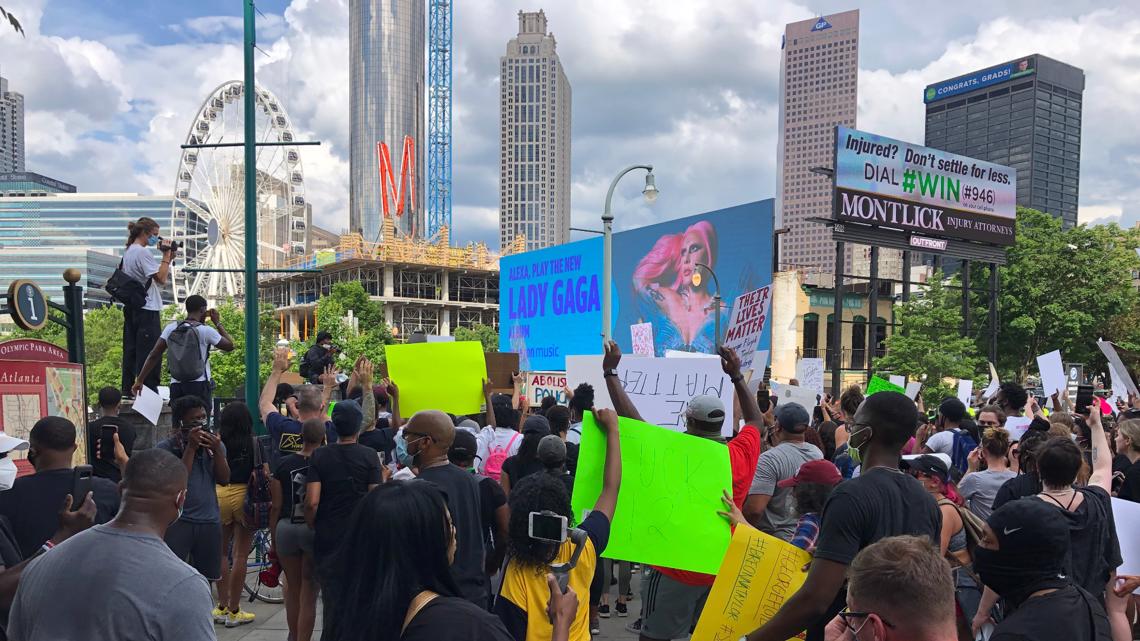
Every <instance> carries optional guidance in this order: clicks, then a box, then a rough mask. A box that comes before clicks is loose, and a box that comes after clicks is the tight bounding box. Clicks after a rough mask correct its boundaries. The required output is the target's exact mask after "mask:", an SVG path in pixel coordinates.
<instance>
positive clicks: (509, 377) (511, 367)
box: [400, 352, 525, 410]
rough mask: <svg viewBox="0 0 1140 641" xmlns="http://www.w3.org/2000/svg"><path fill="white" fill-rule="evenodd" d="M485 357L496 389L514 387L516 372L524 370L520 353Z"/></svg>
mask: <svg viewBox="0 0 1140 641" xmlns="http://www.w3.org/2000/svg"><path fill="white" fill-rule="evenodd" d="M484 358H485V359H486V361H487V380H489V381H491V385H492V386H493V387H494V388H495V389H513V388H514V386H515V382H514V378H513V376H514V373H515V372H521V371H522V370H521V369H519V355H518V354H516V353H515V352H487V354H486V355H485V357H484ZM524 369H525V368H524ZM401 391H402V390H401ZM401 400H403V398H402V397H401ZM400 409H401V410H402V409H403V407H401V408H400Z"/></svg>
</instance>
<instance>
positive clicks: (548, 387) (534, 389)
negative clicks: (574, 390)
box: [526, 372, 567, 407]
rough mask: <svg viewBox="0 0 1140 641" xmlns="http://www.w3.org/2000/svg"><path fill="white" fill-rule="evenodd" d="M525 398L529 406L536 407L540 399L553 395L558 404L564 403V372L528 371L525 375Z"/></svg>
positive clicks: (540, 402) (540, 401)
mask: <svg viewBox="0 0 1140 641" xmlns="http://www.w3.org/2000/svg"><path fill="white" fill-rule="evenodd" d="M526 382H527V398H529V399H530V405H531V407H538V406H539V405H540V404H542V399H544V398H547V397H554V400H556V401H558V404H559V405H565V404H566V401H567V399H566V389H565V388H566V374H565V373H564V372H530V373H529V374H527V377H526Z"/></svg>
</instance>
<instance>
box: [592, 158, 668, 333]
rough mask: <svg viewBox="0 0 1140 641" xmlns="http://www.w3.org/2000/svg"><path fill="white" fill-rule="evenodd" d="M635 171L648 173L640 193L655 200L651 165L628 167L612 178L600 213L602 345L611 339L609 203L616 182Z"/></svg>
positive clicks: (611, 260)
mask: <svg viewBox="0 0 1140 641" xmlns="http://www.w3.org/2000/svg"><path fill="white" fill-rule="evenodd" d="M635 169H644V170H646V171H648V172H649V174H648V175H647V176H646V177H645V191H643V192H641V193H642V194H644V195H645V199H646V200H647V201H649V202H650V203H652V202H653V201H654V200H656V199H657V187H656V185H655V184H654V182H653V165H630V166H629V167H626V168H625V169H623V170H621V171H620V172H619V173H618V175H616V176H614V179H613V182H611V183H610V190H609V191H608V192H606V209H605V211H603V212H602V239H603V240H602V343H603V346H604V344H605V343H608V342H609V341H610V339H611V338H612V336H611V335H610V334H611V329H612V327H613V300H612V296H613V293H612V292H611V291H610V289H611V288H610V282H611V281H612V280H613V271H614V240H613V235H614V234H613V227H614V214H613V211H612V210H611V209H610V202H611V201H612V200H613V197H614V189H616V188H617V184H618V181H619V180H621V179H622V176H625V175H626V174H628V173H629V172H631V171H633V170H635Z"/></svg>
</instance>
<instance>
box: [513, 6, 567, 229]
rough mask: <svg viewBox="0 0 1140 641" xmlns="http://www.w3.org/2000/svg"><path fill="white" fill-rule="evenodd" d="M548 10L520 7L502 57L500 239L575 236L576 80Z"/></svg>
mask: <svg viewBox="0 0 1140 641" xmlns="http://www.w3.org/2000/svg"><path fill="white" fill-rule="evenodd" d="M555 44H556V43H555V41H554V34H553V33H547V32H546V14H545V13H544V12H542V11H539V12H537V13H526V12H522V11H520V12H519V33H518V36H517V37H515V38H511V40H510V42H508V43H507V55H505V56H503V57H502V58H500V59H499V61H500V62H499V79H500V82H499V130H500V136H499V144H500V147H499V240H500V243H501V246H502V247H503V248H506V247H507V246H508V245H510V243H511V241H513V240H514V239H515V237H516V236H518V235H522V236H525V237H526V249H527V251H530V250H532V249H540V248H542V247H550V246H551V245H558V244H561V243H564V242H566V241H568V240H570V82H569V81H568V80H567V79H566V74H565V73H564V72H563V71H562V62H561V61H559V60H558V53H557V52H555Z"/></svg>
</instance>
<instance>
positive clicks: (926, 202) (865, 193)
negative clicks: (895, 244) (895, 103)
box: [835, 127, 1017, 245]
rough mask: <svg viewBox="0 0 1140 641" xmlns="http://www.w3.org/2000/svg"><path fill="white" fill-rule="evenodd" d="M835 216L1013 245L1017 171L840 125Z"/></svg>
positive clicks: (837, 140)
mask: <svg viewBox="0 0 1140 641" xmlns="http://www.w3.org/2000/svg"><path fill="white" fill-rule="evenodd" d="M835 188H836V196H835V201H836V202H835V218H836V219H838V220H840V221H850V222H857V223H863V224H867V225H872V226H876V227H892V228H896V229H901V230H904V231H907V232H913V233H917V234H919V235H921V236H931V237H934V238H948V239H953V240H969V241H978V242H983V243H988V244H992V245H1012V244H1013V234H1014V226H1015V223H1014V218H1015V216H1016V211H1017V172H1016V170H1014V169H1012V168H1010V167H1005V166H1003V165H995V164H993V163H990V162H986V161H983V160H977V159H974V158H968V157H966V156H959V155H957V154H951V153H948V152H945V151H941V150H938V149H931V148H929V147H922V146H919V145H913V144H911V143H907V142H902V141H900V140H894V139H893V138H887V137H885V136H879V135H876V134H871V133H866V132H863V131H858V130H855V129H848V128H847V127H838V128H837V135H836V150H835Z"/></svg>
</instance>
